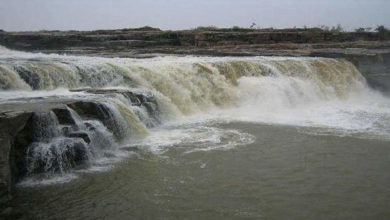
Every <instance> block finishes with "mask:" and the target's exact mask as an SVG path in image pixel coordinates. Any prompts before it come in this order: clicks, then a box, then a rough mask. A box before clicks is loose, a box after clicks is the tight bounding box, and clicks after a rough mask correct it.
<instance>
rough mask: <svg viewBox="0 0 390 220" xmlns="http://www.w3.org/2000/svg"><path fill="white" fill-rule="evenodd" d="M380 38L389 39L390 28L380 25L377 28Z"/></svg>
mask: <svg viewBox="0 0 390 220" xmlns="http://www.w3.org/2000/svg"><path fill="white" fill-rule="evenodd" d="M375 30H376V32H377V33H378V37H379V39H380V40H387V39H389V38H390V30H389V29H387V28H386V27H385V26H383V25H379V26H378V27H377V28H376V29H375Z"/></svg>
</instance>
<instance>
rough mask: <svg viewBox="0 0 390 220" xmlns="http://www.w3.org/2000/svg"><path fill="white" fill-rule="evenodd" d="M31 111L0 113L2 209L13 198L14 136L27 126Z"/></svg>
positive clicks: (0, 205) (0, 206)
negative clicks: (11, 154) (12, 151)
mask: <svg viewBox="0 0 390 220" xmlns="http://www.w3.org/2000/svg"><path fill="white" fill-rule="evenodd" d="M30 117H31V113H24V112H17V113H16V112H15V113H7V114H0V125H1V126H0V209H2V208H4V207H6V205H7V203H8V201H9V199H10V198H11V189H12V187H11V186H12V183H13V181H12V180H13V178H12V176H13V173H12V172H11V167H12V164H13V163H12V157H11V156H10V152H11V149H12V147H13V145H14V137H15V134H17V133H18V132H19V131H20V130H21V129H23V127H24V126H25V124H26V122H27V121H28V119H29V118H30Z"/></svg>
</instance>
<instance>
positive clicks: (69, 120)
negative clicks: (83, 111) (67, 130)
mask: <svg viewBox="0 0 390 220" xmlns="http://www.w3.org/2000/svg"><path fill="white" fill-rule="evenodd" d="M52 111H53V112H54V114H55V115H56V116H57V119H58V122H59V123H60V124H66V125H76V121H75V119H74V118H73V116H72V113H71V112H70V111H69V109H68V108H66V107H64V108H55V109H53V110H52Z"/></svg>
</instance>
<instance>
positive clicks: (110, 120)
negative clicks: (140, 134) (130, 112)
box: [0, 89, 159, 208]
mask: <svg viewBox="0 0 390 220" xmlns="http://www.w3.org/2000/svg"><path fill="white" fill-rule="evenodd" d="M78 91H84V92H87V93H91V94H95V95H96V97H95V96H93V98H91V99H90V100H89V99H82V100H72V99H63V100H62V99H59V100H57V99H56V100H55V102H53V100H51V99H37V100H35V101H36V102H37V103H34V104H32V103H31V99H26V103H24V104H17V105H15V106H14V105H12V104H7V105H4V104H1V105H0V109H2V110H3V111H6V112H3V113H1V112H0V206H2V204H6V203H7V202H8V200H9V199H8V198H9V195H10V192H11V186H12V185H14V184H15V183H17V182H18V181H19V180H21V179H22V178H24V177H25V176H29V175H32V174H37V173H55V172H64V171H66V170H68V169H73V168H77V167H80V166H84V165H85V164H88V162H89V161H90V160H91V158H93V157H94V156H96V155H97V154H99V152H97V151H96V149H104V148H107V147H108V148H109V147H111V146H113V145H114V142H113V141H118V140H121V138H123V132H122V130H121V129H123V128H122V127H121V125H120V124H121V123H122V124H123V120H122V121H119V120H120V118H119V119H118V115H117V114H118V113H119V114H120V112H119V111H118V110H117V109H115V102H113V103H109V102H108V101H107V100H110V99H117V98H118V97H119V98H121V99H124V101H127V105H130V106H128V107H134V108H135V109H145V112H147V113H146V114H147V115H137V112H135V115H137V117H139V118H140V120H141V121H142V123H144V125H145V126H146V127H153V126H155V125H156V124H158V123H159V108H158V104H157V101H156V99H155V98H154V97H153V96H152V95H150V94H143V93H138V92H134V91H129V90H119V89H83V90H78ZM117 100H118V99H117ZM106 101H107V102H106ZM5 107H6V108H5ZM115 111H116V112H115ZM141 116H142V117H145V118H142V117H141ZM122 119H123V118H122ZM113 138H114V139H113ZM0 208H1V207H0Z"/></svg>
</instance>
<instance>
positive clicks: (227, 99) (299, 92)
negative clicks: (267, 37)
mask: <svg viewBox="0 0 390 220" xmlns="http://www.w3.org/2000/svg"><path fill="white" fill-rule="evenodd" d="M0 74H1V75H0V76H1V77H0V86H1V88H2V89H3V91H1V92H0V103H1V102H2V103H4V102H11V100H12V101H13V102H15V100H16V101H17V100H19V98H22V97H30V98H32V97H53V96H58V97H63V96H65V97H69V96H70V97H75V96H77V97H84V98H89V99H90V98H91V97H92V98H94V95H91V94H87V93H83V92H77V93H74V92H69V90H68V89H69V88H79V87H96V88H99V87H105V88H108V87H111V88H112V87H114V88H118V87H119V88H127V89H128V88H131V89H132V90H137V91H141V92H144V93H149V94H152V95H153V96H154V97H155V98H156V100H157V103H158V105H159V115H160V119H161V121H162V122H163V124H161V125H159V126H157V127H155V128H152V129H149V128H147V127H150V126H149V125H148V123H147V121H148V120H149V119H148V118H147V117H146V116H145V115H147V114H146V113H145V110H144V109H140V108H138V107H135V106H131V105H130V104H129V103H126V100H125V99H124V98H123V97H120V96H117V97H111V98H110V99H108V105H110V108H112V112H115V115H116V116H115V118H116V119H117V120H121V121H126V122H127V123H125V124H122V127H121V128H120V130H121V132H123V133H124V134H126V133H128V134H130V133H132V134H133V133H136V134H137V135H135V136H137V138H135V136H132V138H130V140H127V141H126V143H124V144H123V143H122V146H125V147H134V146H137V147H139V148H142V149H145V150H148V151H150V152H154V153H156V154H162V153H164V152H165V151H166V150H167V149H169V148H172V147H178V146H180V147H183V148H188V149H187V150H186V151H185V152H186V153H193V152H198V151H208V150H218V149H219V150H220V149H230V148H232V147H236V146H240V145H243V144H248V143H251V142H253V141H254V139H255V137H254V136H252V135H251V134H246V133H242V132H240V131H238V130H224V129H220V128H217V127H215V126H213V124H214V123H225V122H230V121H242V122H250V123H265V124H278V125H289V126H295V127H297V128H299V130H300V131H301V132H305V133H310V134H314V135H339V136H345V135H350V136H354V137H357V138H373V139H390V100H389V99H388V98H387V97H384V96H383V95H381V94H380V93H379V92H376V91H374V90H372V89H371V88H369V87H368V85H367V83H366V81H365V79H364V77H363V76H362V75H361V74H360V73H359V71H358V70H357V69H356V68H355V67H354V66H353V65H352V64H351V63H349V62H347V61H344V60H337V59H326V58H291V57H250V58H235V57H225V58H216V57H158V58H153V59H124V58H98V57H76V56H61V55H43V54H31V53H22V52H15V51H10V50H6V49H4V48H2V49H1V48H0ZM23 74H24V78H23V77H22V75H23ZM26 74H27V75H29V74H30V75H31V74H32V75H35V78H34V80H35V81H34V82H33V80H32V79H33V78H28V79H27V78H26ZM29 80H30V81H29ZM34 89H39V90H35V91H31V90H34ZM43 90H44V91H43ZM105 101H106V102H107V99H105ZM143 115H144V116H143ZM134 130H135V131H137V132H134Z"/></svg>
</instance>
